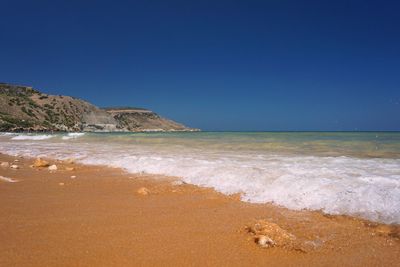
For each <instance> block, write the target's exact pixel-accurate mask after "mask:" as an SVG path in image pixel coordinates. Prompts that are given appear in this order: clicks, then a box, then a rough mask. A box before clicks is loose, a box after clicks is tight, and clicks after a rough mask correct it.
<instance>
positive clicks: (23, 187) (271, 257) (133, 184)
mask: <svg viewBox="0 0 400 267" xmlns="http://www.w3.org/2000/svg"><path fill="white" fill-rule="evenodd" d="M15 160H18V161H17V162H15V164H16V165H18V166H19V169H11V168H4V167H0V175H1V176H4V177H7V178H11V179H15V180H18V181H17V182H14V183H9V182H7V181H3V180H0V200H1V203H2V205H1V207H0V215H1V216H0V230H1V231H0V232H1V236H0V238H1V240H4V242H1V243H0V265H4V266H38V265H41V266H56V265H57V266H88V265H95V266H110V265H111V266H127V265H128V266H129V265H130V266H132V265H146V266H159V265H165V263H168V264H170V265H178V266H183V265H188V264H191V265H196V266H197V265H208V266H216V265H232V266H243V265H246V266H262V265H264V266H265V265H269V266H271V265H272V266H278V265H279V266H290V265H317V266H321V265H324V266H337V265H342V266H355V265H358V266H361V265H364V266H376V265H384V266H395V265H396V264H398V262H397V259H398V258H400V241H399V238H400V230H399V226H398V225H384V224H378V223H373V222H369V221H366V220H362V219H358V218H354V217H349V216H342V215H338V216H336V215H335V216H331V215H326V214H323V213H321V212H317V211H292V210H288V209H286V208H283V207H279V206H275V205H272V204H251V203H247V202H242V201H240V200H239V197H238V196H237V195H234V196H226V195H223V194H221V193H218V192H216V191H214V190H212V189H210V188H201V187H197V186H194V185H189V184H179V183H175V184H173V183H172V182H173V180H174V179H173V178H171V177H163V176H155V175H147V174H143V175H140V174H135V175H133V174H129V173H126V172H124V171H123V170H122V169H117V168H109V167H102V166H101V167H99V166H86V165H80V164H75V163H74V164H72V163H66V162H62V161H57V160H49V161H50V162H51V163H52V164H53V163H55V164H56V165H57V167H58V170H57V171H49V170H48V169H46V168H42V169H38V168H31V167H29V165H31V164H32V162H33V159H31V158H20V157H12V156H7V155H4V154H0V161H1V162H10V163H12V162H14V161H15ZM66 168H69V169H70V168H74V170H66ZM71 176H76V177H75V178H71ZM143 187H144V188H146V189H147V190H148V194H139V193H138V190H140V189H141V188H143ZM259 220H266V221H267V222H270V223H272V224H276V225H278V226H279V227H280V229H283V230H284V231H286V232H287V233H290V235H293V236H294V237H295V240H296V241H295V242H294V243H293V244H295V245H293V246H276V247H272V248H262V247H260V246H259V245H258V244H256V243H255V241H256V240H255V236H254V235H252V234H251V233H249V231H247V230H246V229H247V228H246V226H249V227H252V226H254V225H255V224H257V223H258V222H259Z"/></svg>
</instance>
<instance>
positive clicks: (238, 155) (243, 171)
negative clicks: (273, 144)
mask: <svg viewBox="0 0 400 267" xmlns="http://www.w3.org/2000/svg"><path fill="white" fill-rule="evenodd" d="M91 137H92V135H89V134H88V138H85V140H84V141H79V140H81V139H77V141H75V142H66V141H63V140H62V139H57V138H54V139H51V141H50V142H46V144H45V145H44V144H43V142H31V141H30V142H28V141H25V142H23V141H20V142H13V140H10V139H9V137H2V138H3V139H4V138H8V139H7V140H3V139H0V140H1V141H0V149H1V152H4V153H8V154H12V155H25V156H32V157H36V156H47V157H53V158H58V159H66V158H75V159H77V161H78V162H81V163H84V164H93V165H106V166H110V167H119V168H123V169H125V170H127V171H129V172H131V173H141V172H145V173H149V174H161V175H170V176H176V177H180V178H181V179H182V181H185V182H187V183H191V184H194V185H199V186H204V187H212V188H214V189H215V190H217V191H219V192H222V193H224V194H235V193H240V194H241V198H242V200H243V201H249V202H252V203H267V202H271V203H275V204H277V205H282V206H285V207H287V208H290V209H294V210H301V209H309V210H321V211H323V212H325V213H329V214H346V215H352V216H358V217H361V218H365V219H369V220H373V221H378V222H383V223H400V158H368V157H352V156H321V155H299V154H279V153H271V152H269V151H267V150H257V151H255V150H251V151H249V150H246V149H241V148H240V147H239V145H240V146H242V143H240V144H233V145H232V148H230V149H226V148H224V149H220V148H219V147H216V144H215V143H202V144H201V146H198V145H196V144H197V143H196V144H195V143H194V141H192V140H189V141H188V140H182V141H180V142H178V143H179V145H176V144H173V142H172V141H169V142H168V141H165V140H163V139H159V136H158V135H153V136H151V138H150V137H149V138H147V137H145V139H140V140H139V139H132V138H131V137H129V138H128V137H125V136H115V135H110V136H103V135H93V138H91ZM82 140H83V139H82ZM213 142H214V141H213ZM218 142H220V141H218ZM105 155H106V156H105Z"/></svg>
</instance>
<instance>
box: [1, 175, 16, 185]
mask: <svg viewBox="0 0 400 267" xmlns="http://www.w3.org/2000/svg"><path fill="white" fill-rule="evenodd" d="M0 181H4V182H8V183H16V182H18V180H15V179H12V178H9V177H4V176H1V175H0Z"/></svg>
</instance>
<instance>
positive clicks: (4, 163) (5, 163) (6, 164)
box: [0, 161, 10, 168]
mask: <svg viewBox="0 0 400 267" xmlns="http://www.w3.org/2000/svg"><path fill="white" fill-rule="evenodd" d="M0 166H1V167H2V168H8V167H10V163H8V162H6V161H4V162H2V163H1V164H0Z"/></svg>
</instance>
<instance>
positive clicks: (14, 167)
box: [10, 164, 19, 170]
mask: <svg viewBox="0 0 400 267" xmlns="http://www.w3.org/2000/svg"><path fill="white" fill-rule="evenodd" d="M10 168H11V169H14V170H16V169H19V166H18V165H15V164H12V165H11V166H10Z"/></svg>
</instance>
